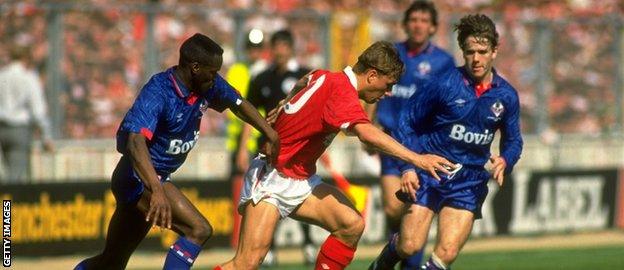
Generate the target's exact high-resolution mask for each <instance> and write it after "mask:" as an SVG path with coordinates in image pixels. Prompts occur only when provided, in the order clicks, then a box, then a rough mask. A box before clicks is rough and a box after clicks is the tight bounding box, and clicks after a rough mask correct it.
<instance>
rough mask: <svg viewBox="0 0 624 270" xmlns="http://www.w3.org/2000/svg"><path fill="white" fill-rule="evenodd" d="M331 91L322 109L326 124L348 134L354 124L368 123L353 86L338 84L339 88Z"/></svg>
mask: <svg viewBox="0 0 624 270" xmlns="http://www.w3.org/2000/svg"><path fill="white" fill-rule="evenodd" d="M330 87H333V86H330ZM331 91H334V92H333V93H331V94H330V97H329V98H328V99H327V103H325V108H324V110H323V121H324V123H325V124H326V125H328V126H329V127H330V128H331V129H340V130H342V131H343V132H345V133H347V134H350V133H351V129H352V128H353V126H354V125H355V124H359V123H370V120H369V119H368V116H367V115H366V112H364V108H363V107H362V105H361V104H360V100H359V98H358V96H357V92H355V90H354V89H353V87H347V86H339V89H332V90H331Z"/></svg>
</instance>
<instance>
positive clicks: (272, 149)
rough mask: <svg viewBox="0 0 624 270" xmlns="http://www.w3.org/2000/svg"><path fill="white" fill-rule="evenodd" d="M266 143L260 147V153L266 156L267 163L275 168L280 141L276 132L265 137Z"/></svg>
mask: <svg viewBox="0 0 624 270" xmlns="http://www.w3.org/2000/svg"><path fill="white" fill-rule="evenodd" d="M267 137H268V138H267V141H266V143H264V145H263V147H262V152H264V154H265V155H266V156H267V161H268V163H269V165H270V166H272V167H275V164H277V157H278V156H279V150H280V141H279V137H278V136H277V132H275V133H274V134H272V135H271V136H267Z"/></svg>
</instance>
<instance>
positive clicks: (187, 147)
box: [166, 130, 199, 155]
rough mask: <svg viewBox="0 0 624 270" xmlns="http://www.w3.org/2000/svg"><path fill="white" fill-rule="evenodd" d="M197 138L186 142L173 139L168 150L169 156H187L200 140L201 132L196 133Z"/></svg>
mask: <svg viewBox="0 0 624 270" xmlns="http://www.w3.org/2000/svg"><path fill="white" fill-rule="evenodd" d="M194 133H195V136H194V137H193V139H192V140H190V141H188V142H185V141H183V140H179V139H173V140H171V141H170V142H169V149H167V152H166V153H167V154H170V155H178V154H186V153H188V151H191V149H193V147H194V146H195V143H197V139H199V130H196V131H194Z"/></svg>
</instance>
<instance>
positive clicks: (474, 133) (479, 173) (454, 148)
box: [369, 14, 522, 270]
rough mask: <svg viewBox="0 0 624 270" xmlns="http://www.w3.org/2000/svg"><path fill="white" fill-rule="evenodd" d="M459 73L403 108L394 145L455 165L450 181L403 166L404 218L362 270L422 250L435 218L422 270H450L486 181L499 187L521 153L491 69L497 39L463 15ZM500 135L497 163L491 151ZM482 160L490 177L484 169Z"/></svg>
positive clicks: (503, 86) (515, 114) (508, 95)
mask: <svg viewBox="0 0 624 270" xmlns="http://www.w3.org/2000/svg"><path fill="white" fill-rule="evenodd" d="M455 31H457V34H458V36H457V41H458V44H460V47H461V49H462V52H463V58H464V61H465V64H464V66H462V67H458V68H456V69H454V70H450V71H449V72H448V73H445V74H444V75H442V76H440V77H439V78H437V79H436V80H432V81H431V83H429V84H427V85H426V87H425V89H423V90H425V91H418V92H416V94H414V96H412V97H411V98H410V100H409V101H408V106H407V107H406V108H405V109H403V111H402V112H401V116H400V120H399V121H400V124H399V126H400V127H399V130H398V132H397V137H398V138H399V141H401V142H402V143H403V144H404V145H406V146H408V148H410V149H411V150H413V151H415V152H418V153H421V154H422V153H427V154H436V155H440V156H443V157H445V158H447V159H448V160H449V161H451V162H454V163H456V165H455V168H451V169H450V170H449V171H452V170H454V172H452V173H451V174H448V175H444V176H442V175H441V180H439V181H438V180H436V179H434V178H432V177H431V176H428V175H427V174H426V173H423V172H422V171H421V170H418V169H415V168H413V167H412V166H410V165H409V164H404V163H402V164H401V166H400V168H401V171H402V178H401V191H400V192H398V193H397V196H398V197H401V198H402V200H403V201H406V202H409V203H411V205H410V206H409V209H408V210H407V211H406V212H404V214H403V218H402V221H401V230H400V233H398V234H396V235H395V236H394V237H393V239H392V240H390V241H389V243H388V244H387V245H386V246H385V247H384V249H383V251H382V252H381V254H380V255H379V256H378V257H377V259H375V261H373V263H372V264H371V265H370V267H369V269H392V268H393V266H394V265H395V264H396V263H397V262H398V261H399V260H400V259H401V258H405V257H407V256H410V255H411V254H413V253H415V252H418V251H419V250H420V249H421V248H422V246H423V245H424V243H425V241H426V239H427V235H428V232H429V228H430V226H431V222H432V220H433V217H434V215H436V214H437V215H438V234H437V241H436V244H435V247H434V250H433V253H432V254H431V257H430V258H429V260H428V261H427V262H426V263H425V264H424V265H423V266H422V269H428V270H437V269H450V265H451V263H453V261H454V260H455V259H456V258H457V255H458V254H459V251H460V250H461V248H462V246H463V245H464V243H465V242H466V241H467V239H468V236H469V235H470V232H471V230H472V225H473V222H474V220H475V219H478V218H480V217H481V205H482V204H483V201H484V200H485V197H486V195H487V193H488V188H487V182H488V180H489V179H490V178H491V177H493V178H494V179H495V180H496V181H497V182H498V184H499V185H502V184H503V179H504V174H508V173H510V172H511V170H512V168H513V166H514V165H515V164H516V162H517V161H518V159H519V158H520V153H521V152H522V137H521V134H520V124H519V115H520V113H519V110H520V105H519V101H518V94H517V92H516V90H515V89H514V88H513V87H512V86H511V85H510V84H509V83H508V82H507V81H505V80H504V79H503V78H502V77H500V76H499V75H498V74H497V72H496V71H495V70H494V69H493V67H492V65H493V61H494V59H495V58H496V54H497V49H498V33H497V32H496V27H495V25H494V23H493V22H492V20H490V18H488V17H487V16H485V15H481V14H476V15H468V16H465V17H463V18H461V20H460V22H459V23H458V24H457V25H455ZM497 130H498V131H500V134H501V136H500V155H491V153H490V145H491V143H492V141H493V140H494V134H495V132H496V131H497ZM488 160H489V161H490V162H491V163H492V169H491V172H488V170H486V169H485V164H486V163H487V162H488Z"/></svg>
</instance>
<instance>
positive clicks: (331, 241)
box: [314, 235, 355, 270]
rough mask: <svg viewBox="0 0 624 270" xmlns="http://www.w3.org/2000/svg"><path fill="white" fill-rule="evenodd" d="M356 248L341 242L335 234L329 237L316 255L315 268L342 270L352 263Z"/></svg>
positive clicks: (317, 269) (318, 269) (319, 269)
mask: <svg viewBox="0 0 624 270" xmlns="http://www.w3.org/2000/svg"><path fill="white" fill-rule="evenodd" d="M354 253H355V248H352V247H350V246H347V244H345V243H343V242H340V240H338V238H336V237H335V236H333V235H330V236H329V237H327V240H325V243H323V245H322V246H321V250H320V251H319V254H318V257H316V266H315V267H314V269H315V270H342V269H345V267H347V265H349V263H351V260H353V254H354Z"/></svg>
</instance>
